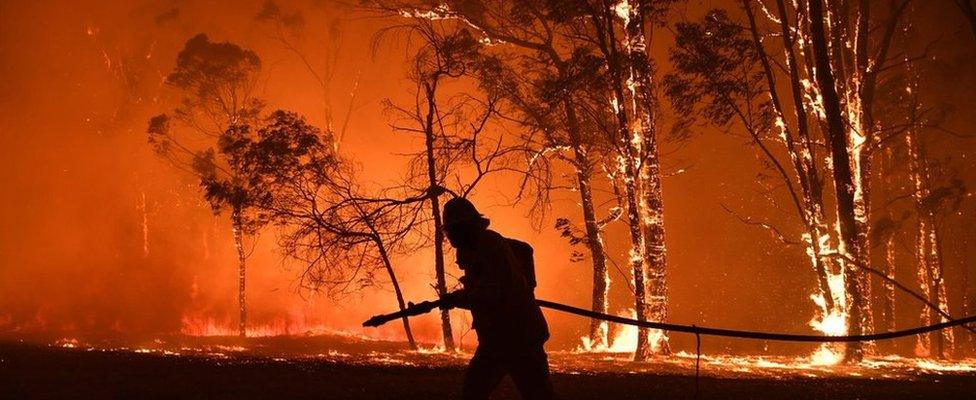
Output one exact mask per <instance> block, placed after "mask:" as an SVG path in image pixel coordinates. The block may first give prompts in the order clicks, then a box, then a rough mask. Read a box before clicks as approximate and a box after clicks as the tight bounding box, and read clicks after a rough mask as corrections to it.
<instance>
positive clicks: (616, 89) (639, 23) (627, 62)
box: [593, 2, 671, 361]
mask: <svg viewBox="0 0 976 400" xmlns="http://www.w3.org/2000/svg"><path fill="white" fill-rule="evenodd" d="M645 6H647V4H645V3H642V2H638V3H637V4H629V3H621V4H618V5H617V6H616V7H614V8H613V11H615V12H616V17H617V18H619V19H621V20H622V23H623V33H624V40H623V46H624V48H623V51H622V52H621V51H620V50H619V49H618V46H619V43H618V40H617V39H616V32H615V30H616V29H615V28H614V26H615V23H614V21H615V19H614V17H613V16H612V15H611V14H610V12H611V7H610V5H609V3H608V2H604V7H603V10H602V12H601V14H600V15H598V16H595V17H594V18H593V20H594V26H595V28H596V32H597V36H598V40H599V41H600V44H601V48H602V49H603V52H604V57H605V58H606V61H607V67H608V69H609V72H610V77H611V79H612V80H613V82H612V84H611V85H610V86H611V90H612V98H611V101H610V104H611V105H612V108H613V113H614V115H615V116H616V122H617V127H616V129H617V134H616V136H615V137H614V138H613V139H614V140H613V141H615V142H616V143H614V145H615V147H616V150H617V153H618V155H617V158H618V163H617V164H618V169H619V170H620V173H621V175H622V177H623V178H622V183H623V185H624V197H625V199H624V203H625V204H626V205H627V223H628V225H629V232H630V240H631V250H630V255H629V261H630V268H631V271H632V274H633V278H634V311H635V313H636V314H637V319H638V320H640V321H646V320H648V319H651V320H654V321H665V320H667V282H666V276H667V275H666V255H667V252H666V249H667V248H666V247H665V242H664V218H663V217H664V202H663V198H662V195H661V171H660V160H659V159H658V149H657V137H656V132H655V130H654V123H655V121H654V107H655V104H654V102H653V100H654V99H653V95H652V87H653V86H652V85H653V80H652V76H651V74H652V71H651V65H650V60H649V58H648V56H647V51H648V50H647V41H646V37H647V32H645V28H644V25H645V22H646V20H645V18H646V15H645V12H646V11H645V10H644V7H645ZM601 21H602V23H601ZM625 75H626V76H627V79H626V80H625V79H624V76H625ZM625 88H626V89H625ZM651 334H652V333H651V332H650V330H649V329H647V328H640V329H638V330H637V349H636V351H635V353H634V360H636V361H643V360H646V359H647V357H648V356H649V355H650V354H651V353H652V352H655V351H657V352H660V353H662V354H669V353H670V352H671V349H670V346H669V345H668V337H667V334H666V333H665V332H663V331H657V330H656V331H655V332H653V339H652V338H651Z"/></svg>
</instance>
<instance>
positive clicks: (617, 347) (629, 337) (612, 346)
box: [575, 308, 668, 353]
mask: <svg viewBox="0 0 976 400" xmlns="http://www.w3.org/2000/svg"><path fill="white" fill-rule="evenodd" d="M617 316H620V317H626V318H631V319H636V318H637V311H635V310H634V309H633V308H630V309H627V310H626V311H625V312H621V313H617ZM614 327H615V328H616V329H613V331H614V335H613V338H612V339H610V340H609V341H608V342H609V343H606V342H605V343H593V341H592V339H591V338H589V337H587V336H582V337H580V345H579V346H577V347H576V350H575V352H576V353H633V352H635V351H637V335H638V331H639V329H638V328H637V327H636V326H633V325H616V324H615V325H614ZM609 328H610V327H609V324H608V323H606V322H604V323H603V324H601V329H604V331H605V332H608V331H610V329H609ZM604 336H605V337H610V335H604ZM647 340H648V343H649V344H650V345H651V352H653V353H656V352H658V350H660V349H661V347H662V346H663V344H664V342H666V341H667V340H668V337H667V334H666V333H665V332H664V331H662V330H660V329H648V332H647Z"/></svg>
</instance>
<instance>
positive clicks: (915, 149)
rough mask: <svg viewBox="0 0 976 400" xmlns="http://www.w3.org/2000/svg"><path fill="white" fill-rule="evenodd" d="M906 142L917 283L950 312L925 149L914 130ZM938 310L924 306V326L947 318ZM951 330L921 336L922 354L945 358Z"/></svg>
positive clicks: (919, 347)
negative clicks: (915, 222) (912, 207)
mask: <svg viewBox="0 0 976 400" xmlns="http://www.w3.org/2000/svg"><path fill="white" fill-rule="evenodd" d="M905 144H906V147H907V148H908V156H909V169H910V171H909V174H910V176H911V179H912V183H913V187H914V191H913V196H912V197H913V198H914V200H915V210H916V214H917V231H916V250H915V251H916V262H917V268H918V271H917V272H918V283H919V286H920V287H921V288H922V294H923V295H925V297H927V298H928V300H929V303H932V304H934V305H936V306H937V307H938V310H941V311H942V312H943V313H946V314H948V312H949V304H948V299H947V297H946V289H945V284H944V282H943V277H942V253H941V240H940V238H939V234H938V229H937V227H936V218H935V209H934V207H933V206H932V205H931V204H927V200H928V198H929V195H930V189H929V184H928V182H929V173H928V169H927V167H926V165H925V158H924V157H925V155H924V148H923V146H922V144H921V143H919V141H918V137H917V136H916V135H915V132H914V131H913V130H910V131H908V132H907V133H906V134H905ZM938 310H935V309H932V308H928V307H926V308H923V309H922V313H921V319H922V324H923V325H928V324H933V323H936V322H945V321H948V320H947V319H946V318H944V316H942V315H940V314H939V312H938ZM952 341H953V337H952V331H951V330H948V329H947V330H942V331H938V332H932V333H928V334H924V335H919V336H918V339H917V341H916V346H915V351H916V353H917V354H919V355H929V356H934V357H936V358H944V357H945V353H946V351H947V350H948V348H949V347H951V346H952Z"/></svg>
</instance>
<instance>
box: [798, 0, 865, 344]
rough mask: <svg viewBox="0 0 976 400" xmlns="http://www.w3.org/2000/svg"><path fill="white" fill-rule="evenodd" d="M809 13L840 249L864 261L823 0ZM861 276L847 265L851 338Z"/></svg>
mask: <svg viewBox="0 0 976 400" xmlns="http://www.w3.org/2000/svg"><path fill="white" fill-rule="evenodd" d="M809 14H810V15H809V20H810V21H809V22H810V32H811V35H810V36H811V38H810V39H811V41H812V45H813V53H814V54H813V56H814V60H815V66H816V71H815V76H816V80H817V86H818V88H819V89H820V93H821V95H822V97H823V100H822V105H823V110H824V116H825V120H826V125H827V135H826V136H827V140H828V143H829V148H830V158H831V167H832V173H833V178H834V189H835V192H836V196H837V225H838V231H839V233H840V246H838V250H839V251H840V252H841V253H842V254H845V255H849V257H850V258H851V259H853V260H861V259H863V256H862V254H863V253H864V252H865V251H866V249H864V248H862V243H861V242H859V240H858V238H859V235H860V233H859V224H858V222H857V218H858V217H857V214H858V211H857V210H858V209H859V208H862V207H863V203H861V204H858V202H857V200H856V197H855V190H856V189H855V188H856V187H857V186H859V183H855V176H854V174H855V171H854V169H853V168H854V167H853V166H852V165H851V164H852V162H851V160H852V158H851V156H852V155H851V153H850V148H849V147H848V146H849V145H850V143H849V140H848V135H847V132H846V129H845V127H844V119H843V116H842V114H841V104H840V97H839V96H838V94H837V87H836V83H835V80H834V73H833V71H832V69H831V59H830V54H829V53H828V50H827V46H828V43H829V42H828V41H827V37H826V33H825V30H824V20H825V14H824V10H823V4H822V2H821V0H810V2H809ZM861 274H862V272H861V271H860V270H859V268H858V267H857V266H856V265H853V263H845V265H844V286H845V288H846V289H847V297H848V302H849V303H848V314H847V321H848V332H849V333H850V334H852V335H860V334H862V333H863V332H864V320H863V318H864V307H865V302H864V295H863V293H862V289H863V288H862V286H861V282H862V280H861V278H860V277H859V276H858V275H861ZM862 354H863V348H862V345H861V344H860V343H851V344H850V345H848V348H847V353H846V354H845V361H848V362H858V361H860V360H861V358H862Z"/></svg>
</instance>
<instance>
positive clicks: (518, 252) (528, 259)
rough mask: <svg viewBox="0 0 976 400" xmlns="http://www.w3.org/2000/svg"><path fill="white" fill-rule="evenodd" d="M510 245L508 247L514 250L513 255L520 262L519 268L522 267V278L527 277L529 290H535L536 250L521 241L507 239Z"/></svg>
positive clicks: (526, 281)
mask: <svg viewBox="0 0 976 400" xmlns="http://www.w3.org/2000/svg"><path fill="white" fill-rule="evenodd" d="M505 241H506V242H507V243H508V247H509V248H511V249H512V253H513V254H514V255H515V259H516V260H518V263H519V266H520V267H521V271H519V272H521V273H522V276H523V277H525V283H526V284H527V285H528V286H529V290H533V291H534V290H535V286H536V281H535V259H534V257H533V253H534V250H532V246H530V245H529V244H528V243H525V242H523V241H521V240H515V239H509V238H505Z"/></svg>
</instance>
